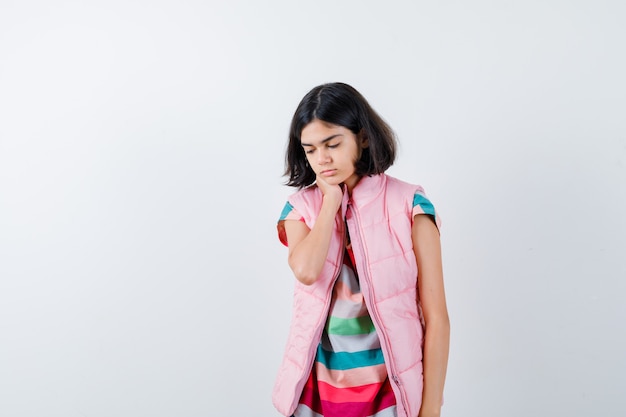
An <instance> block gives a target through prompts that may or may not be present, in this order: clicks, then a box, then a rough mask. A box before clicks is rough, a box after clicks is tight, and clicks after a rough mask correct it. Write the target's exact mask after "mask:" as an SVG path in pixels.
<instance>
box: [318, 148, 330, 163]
mask: <svg viewBox="0 0 626 417" xmlns="http://www.w3.org/2000/svg"><path fill="white" fill-rule="evenodd" d="M329 162H330V153H329V152H328V150H327V149H325V148H321V149H320V150H319V152H318V153H317V163H318V164H319V165H326V164H327V163H329Z"/></svg>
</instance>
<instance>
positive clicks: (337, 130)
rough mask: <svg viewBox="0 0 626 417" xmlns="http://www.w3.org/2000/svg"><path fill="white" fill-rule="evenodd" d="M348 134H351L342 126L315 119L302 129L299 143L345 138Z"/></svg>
mask: <svg viewBox="0 0 626 417" xmlns="http://www.w3.org/2000/svg"><path fill="white" fill-rule="evenodd" d="M349 133H352V132H350V130H349V129H346V128H345V127H343V126H339V125H334V124H332V123H327V122H323V121H321V120H317V119H315V120H313V121H312V122H311V123H309V124H308V125H306V126H305V127H304V128H303V129H302V133H301V134H300V142H301V143H303V144H312V143H318V142H321V141H323V140H324V139H328V138H329V137H332V136H337V135H340V136H345V135H347V134H349Z"/></svg>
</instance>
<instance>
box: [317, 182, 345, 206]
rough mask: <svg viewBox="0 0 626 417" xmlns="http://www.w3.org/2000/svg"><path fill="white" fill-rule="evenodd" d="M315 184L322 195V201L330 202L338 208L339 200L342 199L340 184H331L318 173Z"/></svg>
mask: <svg viewBox="0 0 626 417" xmlns="http://www.w3.org/2000/svg"><path fill="white" fill-rule="evenodd" d="M316 184H317V187H318V188H319V189H320V191H321V192H322V195H323V196H324V202H328V203H329V204H332V205H333V207H335V208H336V210H339V207H341V201H342V200H343V189H342V188H341V186H339V185H331V184H329V183H327V182H326V181H325V180H324V178H322V177H320V176H319V175H318V176H317V181H316Z"/></svg>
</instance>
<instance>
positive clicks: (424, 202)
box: [412, 191, 441, 229]
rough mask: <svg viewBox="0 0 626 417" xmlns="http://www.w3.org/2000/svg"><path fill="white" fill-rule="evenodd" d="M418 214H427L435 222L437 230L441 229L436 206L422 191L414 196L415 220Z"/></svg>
mask: <svg viewBox="0 0 626 417" xmlns="http://www.w3.org/2000/svg"><path fill="white" fill-rule="evenodd" d="M418 214H426V215H428V216H430V218H431V219H432V220H433V221H434V222H435V225H436V226H437V229H441V219H440V218H439V214H438V213H437V212H436V211H435V206H433V203H431V202H430V200H429V199H428V197H426V195H425V194H424V193H423V192H422V191H416V192H415V194H414V195H413V216H412V217H413V218H415V216H416V215H418Z"/></svg>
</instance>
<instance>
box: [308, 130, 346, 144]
mask: <svg viewBox="0 0 626 417" xmlns="http://www.w3.org/2000/svg"><path fill="white" fill-rule="evenodd" d="M337 136H343V135H342V134H341V133H337V134H336V135H332V136H329V137H327V138H326V139H323V140H321V141H320V145H321V144H323V143H326V142H328V141H329V140H333V139H335V138H336V137H337ZM300 145H302V146H313V145H311V144H310V143H302V142H300Z"/></svg>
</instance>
